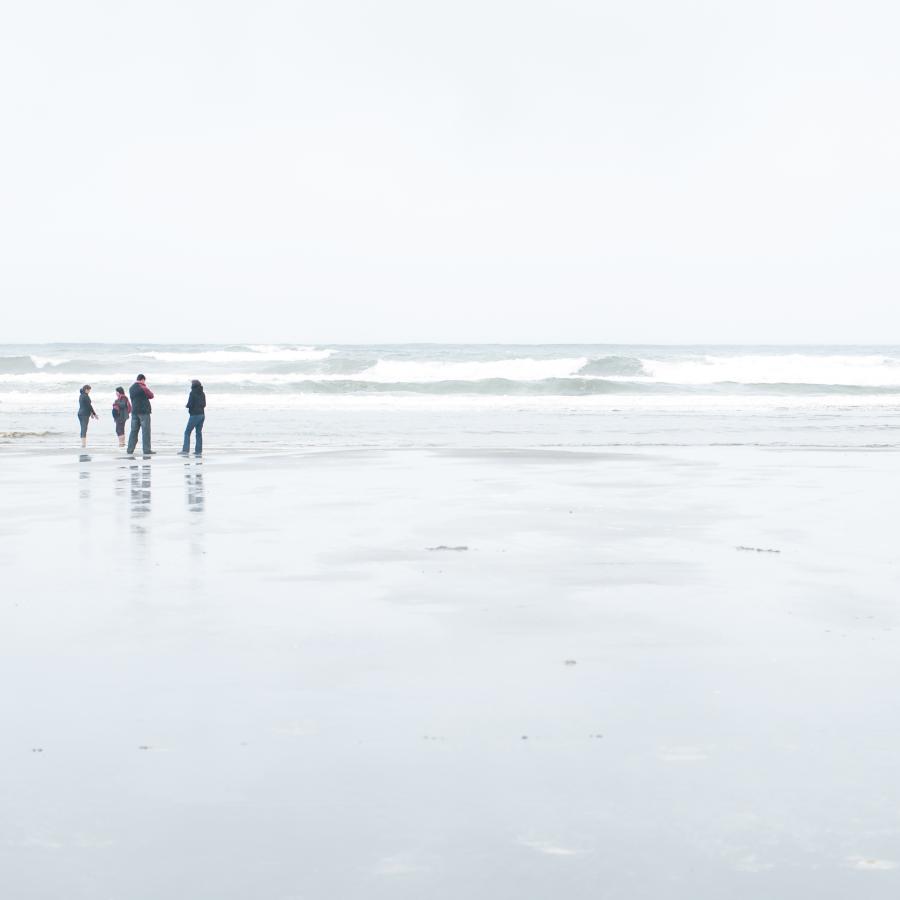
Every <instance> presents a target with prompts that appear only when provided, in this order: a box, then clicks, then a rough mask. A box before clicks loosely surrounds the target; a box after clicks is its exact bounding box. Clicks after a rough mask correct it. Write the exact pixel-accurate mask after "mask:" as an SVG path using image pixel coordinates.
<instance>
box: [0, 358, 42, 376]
mask: <svg viewBox="0 0 900 900" xmlns="http://www.w3.org/2000/svg"><path fill="white" fill-rule="evenodd" d="M37 368H38V367H37V366H36V365H35V364H34V360H33V359H32V358H31V357H30V356H0V373H2V374H4V375H18V374H20V373H22V372H36V371H37Z"/></svg>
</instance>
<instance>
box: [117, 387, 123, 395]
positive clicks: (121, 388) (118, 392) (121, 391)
mask: <svg viewBox="0 0 900 900" xmlns="http://www.w3.org/2000/svg"><path fill="white" fill-rule="evenodd" d="M116 393H117V394H124V393H125V388H123V387H117V388H116Z"/></svg>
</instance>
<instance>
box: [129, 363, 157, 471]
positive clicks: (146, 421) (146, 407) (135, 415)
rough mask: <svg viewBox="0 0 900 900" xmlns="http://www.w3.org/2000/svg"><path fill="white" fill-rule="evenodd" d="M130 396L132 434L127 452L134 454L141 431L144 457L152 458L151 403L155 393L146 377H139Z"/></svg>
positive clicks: (130, 434) (132, 387)
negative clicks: (147, 382) (148, 385)
mask: <svg viewBox="0 0 900 900" xmlns="http://www.w3.org/2000/svg"><path fill="white" fill-rule="evenodd" d="M128 394H129V396H130V397H131V432H130V433H129V435H128V448H127V450H126V452H127V453H129V454H131V453H134V448H135V447H137V439H138V432H139V431H140V432H141V442H142V446H143V450H144V456H150V455H151V454H152V453H153V451H152V450H151V449H150V413H151V412H152V407H151V406H150V401H151V400H152V399H153V391H151V390H150V388H148V387H147V384H146V379H145V378H144V376H143V375H138V377H137V378H136V379H135V382H134V384H133V385H132V386H131V387H130V388H129V389H128Z"/></svg>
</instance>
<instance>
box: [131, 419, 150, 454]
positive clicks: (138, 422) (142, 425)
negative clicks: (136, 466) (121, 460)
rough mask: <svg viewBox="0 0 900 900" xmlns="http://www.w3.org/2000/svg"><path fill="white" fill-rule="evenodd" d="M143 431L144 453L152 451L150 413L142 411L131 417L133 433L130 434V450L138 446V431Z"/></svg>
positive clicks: (132, 450)
mask: <svg viewBox="0 0 900 900" xmlns="http://www.w3.org/2000/svg"><path fill="white" fill-rule="evenodd" d="M139 431H140V432H141V441H142V443H143V450H144V453H149V452H150V413H140V414H139V415H138V414H136V415H133V416H132V417H131V434H129V435H128V448H127V449H128V452H129V453H134V448H135V447H137V437H138V432H139Z"/></svg>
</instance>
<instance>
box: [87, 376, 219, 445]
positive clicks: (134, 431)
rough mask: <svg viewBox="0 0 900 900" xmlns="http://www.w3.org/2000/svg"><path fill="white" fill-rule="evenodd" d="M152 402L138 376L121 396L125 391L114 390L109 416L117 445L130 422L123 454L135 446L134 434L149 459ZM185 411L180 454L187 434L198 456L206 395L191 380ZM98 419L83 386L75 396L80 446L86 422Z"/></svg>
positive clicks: (188, 440)
mask: <svg viewBox="0 0 900 900" xmlns="http://www.w3.org/2000/svg"><path fill="white" fill-rule="evenodd" d="M152 399H153V391H151V390H150V388H149V387H147V379H146V378H145V377H144V376H143V375H138V377H137V378H136V379H135V381H134V384H133V385H132V386H131V387H130V388H129V389H128V393H127V394H126V393H125V388H123V387H117V388H116V398H115V400H113V404H112V417H113V420H114V421H115V424H116V434H117V435H118V436H119V446H120V447H125V424H126V423H127V422H128V419H129V418H130V419H131V431H130V432H129V434H128V446H127V448H126V451H125V452H126V453H128V454H132V453H134V451H135V448H136V447H137V441H138V433H140V435H141V447H142V450H143V454H144V456H150V455H151V454H153V453H154V452H155V451H153V450H152V449H151V447H150V413H151V411H152V408H151V406H150V401H151V400H152ZM185 406H186V408H187V411H188V420H187V426H186V427H185V429H184V444H183V446H182V448H181V452H182V453H184V454H187V453H190V450H191V434H192V433H193V434H194V435H195V437H194V453H195V454H196V455H197V456H200V455H201V454H202V453H203V422H204V421H205V419H206V394H205V393H204V391H203V385H202V384H201V383H200V382H199V381H197V379H196V378H195V379H194V380H193V381H192V382H191V392H190V394H188V402H187V403H186V404H185ZM97 418H99V416H98V415H97V413H96V412H95V410H94V406H93V404H92V403H91V386H90V385H89V384H86V385H84V387H83V388H82V389H81V392H80V393H79V395H78V421H79V422H80V423H81V446H82V447H86V446H87V430H88V422H90V420H91V419H97Z"/></svg>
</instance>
